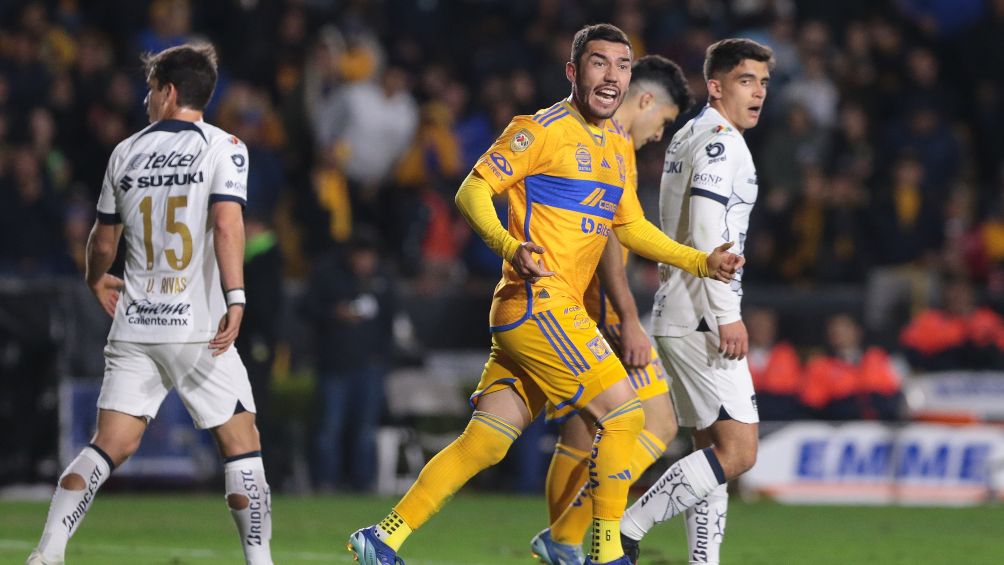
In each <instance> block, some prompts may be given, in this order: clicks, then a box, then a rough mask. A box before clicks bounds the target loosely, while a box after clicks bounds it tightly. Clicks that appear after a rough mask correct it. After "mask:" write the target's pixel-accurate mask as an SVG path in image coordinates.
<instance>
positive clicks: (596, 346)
mask: <svg viewBox="0 0 1004 565" xmlns="http://www.w3.org/2000/svg"><path fill="white" fill-rule="evenodd" d="M586 347H588V348H589V351H592V352H593V356H594V357H596V360H597V361H602V360H604V359H606V358H607V357H610V353H611V351H610V346H609V345H607V340H605V339H603V336H596V337H594V338H593V339H591V340H589V341H588V342H587V343H586Z"/></svg>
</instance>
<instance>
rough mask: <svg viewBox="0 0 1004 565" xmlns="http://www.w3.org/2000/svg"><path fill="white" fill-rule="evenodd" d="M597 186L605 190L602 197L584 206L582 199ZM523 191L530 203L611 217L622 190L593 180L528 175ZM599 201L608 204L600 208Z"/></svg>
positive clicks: (590, 194)
mask: <svg viewBox="0 0 1004 565" xmlns="http://www.w3.org/2000/svg"><path fill="white" fill-rule="evenodd" d="M597 188H602V189H606V193H605V194H604V197H603V199H597V201H596V203H595V204H593V205H591V206H587V205H584V204H583V203H582V202H583V201H585V200H586V199H587V198H589V197H590V196H592V195H593V193H594V192H595V191H596V189H597ZM526 192H527V195H528V199H532V200H533V203H534V204H543V205H545V206H551V207H552V208H561V209H563V210H571V211H573V212H581V213H583V214H590V215H592V216H599V217H601V218H604V219H607V220H612V219H613V218H614V212H615V211H616V208H617V204H619V203H620V200H621V195H622V194H623V193H624V189H622V188H621V187H619V186H615V185H612V184H605V183H602V182H597V181H595V180H585V179H566V178H562V177H553V176H550V175H530V176H528V177H526ZM603 202H608V203H609V204H610V205H608V206H606V207H603V208H601V207H600V204H602V203H603Z"/></svg>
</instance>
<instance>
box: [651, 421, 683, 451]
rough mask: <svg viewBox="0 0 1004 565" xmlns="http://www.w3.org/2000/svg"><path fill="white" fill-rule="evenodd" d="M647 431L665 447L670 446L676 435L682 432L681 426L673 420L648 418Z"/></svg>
mask: <svg viewBox="0 0 1004 565" xmlns="http://www.w3.org/2000/svg"><path fill="white" fill-rule="evenodd" d="M645 429H646V430H648V433H650V434H652V435H654V436H655V437H657V438H659V441H661V442H662V443H663V445H669V444H670V442H672V441H673V440H674V439H676V434H677V432H678V431H679V430H680V426H678V425H677V424H676V422H675V421H673V420H662V419H654V418H646V419H645Z"/></svg>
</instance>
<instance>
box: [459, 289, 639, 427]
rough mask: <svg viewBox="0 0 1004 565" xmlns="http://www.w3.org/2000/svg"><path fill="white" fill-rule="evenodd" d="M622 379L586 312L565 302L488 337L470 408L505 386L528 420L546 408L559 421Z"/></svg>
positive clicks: (623, 374) (615, 360) (622, 372)
mask: <svg viewBox="0 0 1004 565" xmlns="http://www.w3.org/2000/svg"><path fill="white" fill-rule="evenodd" d="M626 376H627V373H626V371H625V370H624V366H623V365H621V362H620V360H619V359H618V358H617V356H616V355H614V352H613V350H612V349H611V348H610V344H608V343H607V340H606V339H605V338H604V337H603V335H602V334H600V332H599V330H598V329H597V328H596V324H595V323H594V322H593V321H592V320H591V319H590V318H589V316H587V315H586V311H585V308H583V307H582V306H580V305H577V304H573V303H565V304H561V305H555V307H554V308H552V309H550V310H544V311H542V312H539V313H537V314H534V315H532V316H530V317H529V318H528V319H527V320H526V321H525V322H523V323H522V324H520V325H518V326H516V327H515V328H513V329H511V330H506V331H501V332H495V333H494V334H492V351H491V355H490V356H489V358H488V362H487V363H485V370H484V372H483V373H482V374H481V382H480V383H478V388H477V390H476V391H474V394H472V395H471V405H472V406H475V407H476V406H477V402H478V399H479V398H480V397H481V396H484V395H485V394H489V393H492V392H495V391H498V390H502V389H503V388H507V387H508V388H512V389H513V390H515V391H516V393H517V394H519V395H520V397H522V399H523V402H525V403H526V407H527V409H528V410H529V411H530V414H531V415H533V416H536V415H537V414H538V413H539V412H540V411H541V410H542V409H543V408H544V404H545V403H549V404H551V405H553V406H554V407H555V409H554V414H553V418H554V419H558V420H563V419H565V418H568V417H570V416H571V415H572V414H575V413H576V412H577V411H578V410H579V409H581V408H583V407H585V406H586V405H587V404H589V402H591V401H592V400H593V398H596V395H598V394H599V393H600V392H602V391H604V390H606V389H607V388H609V387H610V386H612V385H613V384H615V383H617V382H618V381H620V380H621V379H623V378H624V377H626Z"/></svg>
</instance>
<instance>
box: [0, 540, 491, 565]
mask: <svg viewBox="0 0 1004 565" xmlns="http://www.w3.org/2000/svg"><path fill="white" fill-rule="evenodd" d="M74 545H76V546H77V547H81V548H87V549H88V551H94V552H101V553H111V554H130V555H135V554H137V553H140V554H144V555H154V556H164V555H175V556H179V557H188V558H193V559H210V558H214V557H225V558H229V559H232V560H234V562H235V563H236V562H238V561H239V560H240V559H241V558H242V555H241V553H240V552H238V551H224V550H219V549H198V548H191V547H169V546H164V547H155V546H125V545H106V544H93V543H80V544H74ZM34 548H35V544H34V543H32V542H28V541H24V540H19V539H3V538H0V549H11V550H23V551H24V552H25V553H26V554H27V552H29V551H31V550H32V549H34ZM272 557H274V558H275V560H276V561H279V562H282V561H284V560H286V559H297V560H299V561H318V562H328V563H331V562H332V561H334V562H337V563H354V562H355V560H354V559H353V558H352V556H351V554H350V553H349V552H348V551H344V550H342V551H339V550H335V551H333V552H332V553H318V552H312V551H274V550H273V551H272ZM408 563H413V564H414V565H433V562H432V561H425V560H422V559H414V560H413V559H409V560H408ZM435 565H491V564H489V563H478V562H471V561H465V562H463V563H459V562H455V561H440V560H438V559H437V560H436V561H435Z"/></svg>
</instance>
